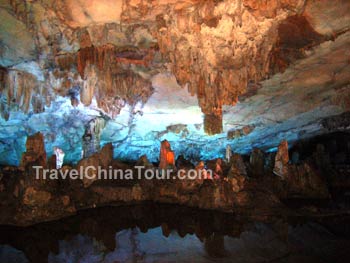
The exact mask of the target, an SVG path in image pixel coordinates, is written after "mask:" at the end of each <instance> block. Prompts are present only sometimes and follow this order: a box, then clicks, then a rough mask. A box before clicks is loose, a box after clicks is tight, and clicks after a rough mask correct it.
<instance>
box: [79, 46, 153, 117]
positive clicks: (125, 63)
mask: <svg viewBox="0 0 350 263" xmlns="http://www.w3.org/2000/svg"><path fill="white" fill-rule="evenodd" d="M128 56H129V57H128ZM143 58H144V57H143V56H142V55H140V54H138V53H137V51H132V50H131V51H125V50H124V51H120V50H118V49H117V48H116V47H115V46H113V45H105V46H100V47H94V46H91V47H85V48H82V49H80V50H79V51H78V54H77V69H78V72H79V74H80V75H81V77H82V78H83V79H84V84H83V87H82V88H81V90H80V99H81V102H82V103H83V104H84V105H86V106H87V105H90V104H91V102H92V98H93V97H95V98H96V101H97V104H98V107H99V108H101V109H102V110H103V111H104V112H106V113H107V114H108V115H109V116H110V117H111V118H115V117H116V116H117V115H118V114H119V113H120V110H121V108H122V107H123V106H124V105H125V104H126V103H129V104H130V105H133V104H135V103H136V102H138V101H141V102H142V103H145V102H146V101H147V99H148V98H149V97H150V95H151V94H152V87H151V82H150V81H149V80H148V79H144V78H143V77H141V76H140V75H139V74H137V73H136V72H134V71H133V70H132V68H131V65H134V64H142V63H141V62H142V61H144V60H143Z"/></svg>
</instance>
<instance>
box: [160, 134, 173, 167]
mask: <svg viewBox="0 0 350 263" xmlns="http://www.w3.org/2000/svg"><path fill="white" fill-rule="evenodd" d="M174 166H175V153H174V152H173V151H172V150H171V146H170V143H169V142H168V141H167V140H164V141H162V143H161V145H160V154H159V168H160V169H167V168H172V167H174Z"/></svg>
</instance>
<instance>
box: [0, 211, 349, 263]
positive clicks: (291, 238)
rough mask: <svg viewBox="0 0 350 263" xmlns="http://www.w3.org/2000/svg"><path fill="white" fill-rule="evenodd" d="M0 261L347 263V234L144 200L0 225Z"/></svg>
mask: <svg viewBox="0 0 350 263" xmlns="http://www.w3.org/2000/svg"><path fill="white" fill-rule="evenodd" d="M0 233H1V236H0V244H2V245H0V262H1V263H7V262H35V263H40V262H50V263H63V262H64V263H66V262H72V263H73V262H80V263H83V262H86V263H95V262H96V263H97V262H103V263H116V262H298V263H301V262H344V261H341V260H342V259H344V258H349V256H350V254H349V251H348V250H349V249H348V248H349V247H350V243H349V239H348V238H346V237H341V238H340V237H339V236H336V235H334V234H332V233H331V232H330V231H329V230H327V229H326V228H325V227H323V226H321V225H320V224H319V223H315V222H304V223H300V222H293V223H291V222H290V221H289V223H287V222H286V221H285V220H281V219H278V218H269V219H268V220H266V219H265V220H263V221H259V222H257V221H255V222H254V221H251V220H248V219H244V220H243V219H241V220H238V219H237V217H234V216H233V215H232V214H225V213H218V212H212V211H200V210H195V209H190V208H185V207H179V206H164V205H155V204H149V205H143V206H132V207H130V206H129V207H119V208H110V207H109V208H102V209H95V210H89V211H83V212H81V213H79V214H78V215H77V216H73V217H70V218H66V219H63V220H60V221H56V222H49V223H42V224H38V225H35V226H31V227H26V228H19V227H10V226H0Z"/></svg>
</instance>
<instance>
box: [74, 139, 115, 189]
mask: <svg viewBox="0 0 350 263" xmlns="http://www.w3.org/2000/svg"><path fill="white" fill-rule="evenodd" d="M112 160H113V146H112V144H111V143H109V144H106V145H105V146H103V147H102V149H101V150H100V151H99V152H97V153H94V154H92V155H91V156H89V157H86V158H84V159H82V160H80V161H79V162H78V164H77V168H78V170H79V172H82V173H83V174H80V178H83V179H82V182H83V185H84V187H89V186H90V185H91V184H92V183H93V182H94V181H96V180H98V179H99V176H102V177H103V178H105V177H106V178H108V176H109V175H108V168H109V164H110V163H111V162H112ZM101 171H103V172H101Z"/></svg>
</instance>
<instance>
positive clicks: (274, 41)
mask: <svg viewBox="0 0 350 263" xmlns="http://www.w3.org/2000/svg"><path fill="white" fill-rule="evenodd" d="M0 17H1V23H0V113H1V118H0V129H1V130H0V164H11V165H18V163H19V160H20V156H21V154H22V152H23V151H24V150H25V149H24V147H25V141H26V137H27V136H28V135H31V134H33V133H35V132H37V131H40V132H42V133H43V134H44V136H45V143H46V148H47V151H48V153H49V154H50V153H52V148H53V147H54V146H59V147H61V148H62V149H63V150H64V151H65V152H66V160H67V161H69V162H76V161H78V160H79V159H80V157H81V150H82V136H83V134H84V127H85V126H86V124H87V123H88V122H89V121H91V119H94V118H104V119H105V120H107V122H106V127H105V128H104V129H103V131H102V134H101V143H102V144H104V143H107V142H112V143H113V145H114V154H115V157H116V158H121V159H138V158H139V157H140V156H141V155H143V154H147V156H148V157H149V158H150V159H151V160H152V161H156V160H157V158H158V155H159V146H160V142H161V141H162V140H164V139H167V140H168V141H169V142H170V143H171V145H172V148H173V149H174V150H175V152H176V154H177V155H179V154H183V155H185V156H186V157H187V158H190V159H197V160H199V159H210V158H216V157H222V156H223V155H224V153H225V148H226V146H227V145H230V146H231V148H232V149H233V151H235V152H238V153H249V152H250V151H251V150H252V148H254V147H259V148H262V149H263V150H266V151H272V150H274V149H275V147H276V146H277V145H278V143H279V142H280V141H281V140H283V139H287V140H288V141H289V142H290V143H291V145H292V144H293V142H295V141H298V140H300V139H304V138H309V137H312V136H315V135H318V134H323V133H328V132H332V131H334V130H337V129H343V130H347V129H349V127H345V126H346V125H345V126H344V125H343V126H344V127H343V126H342V127H338V126H337V125H326V124H327V123H330V121H329V120H331V118H333V117H334V118H337V120H339V119H341V120H342V123H347V121H348V122H349V120H348V116H349V115H347V112H348V111H349V109H350V67H349V63H350V2H349V1H348V0H324V1H317V0H309V1H306V0H271V1H262V0H235V1H233V0H231V1H229V0H208V1H200V0H187V1H185V0H184V1H173V0H158V1H154V0H86V1H73V0H32V1H20V0H9V1H5V0H0ZM325 120H328V121H325ZM325 123H326V124H325Z"/></svg>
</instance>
